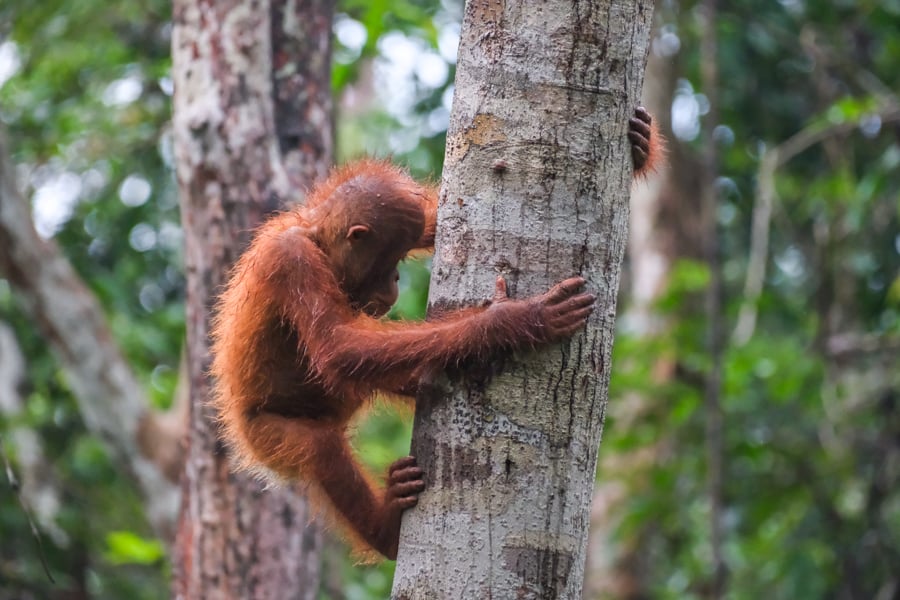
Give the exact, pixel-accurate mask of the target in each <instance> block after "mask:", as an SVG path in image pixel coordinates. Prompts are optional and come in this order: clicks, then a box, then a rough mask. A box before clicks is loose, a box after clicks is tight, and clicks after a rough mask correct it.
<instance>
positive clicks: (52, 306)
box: [0, 135, 180, 539]
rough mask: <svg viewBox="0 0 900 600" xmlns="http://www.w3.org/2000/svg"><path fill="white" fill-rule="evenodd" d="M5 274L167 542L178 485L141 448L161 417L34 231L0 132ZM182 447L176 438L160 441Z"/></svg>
mask: <svg viewBox="0 0 900 600" xmlns="http://www.w3.org/2000/svg"><path fill="white" fill-rule="evenodd" d="M0 275H2V276H3V277H5V278H6V279H7V280H8V281H9V282H10V284H11V285H12V287H13V289H14V290H15V292H16V298H17V299H18V300H19V302H20V303H21V305H22V307H23V308H24V309H25V311H26V312H27V313H28V315H29V317H30V318H31V320H32V322H33V323H34V324H35V326H36V327H37V328H38V330H39V331H40V333H41V335H42V336H43V337H44V339H45V340H47V343H48V344H49V345H50V347H51V348H52V349H53V351H54V353H55V354H56V356H57V358H58V359H59V361H60V364H61V365H62V366H63V368H64V370H65V373H66V382H67V383H68V385H69V387H70V388H71V390H72V393H73V394H74V396H75V401H76V403H77V404H78V410H79V413H80V414H81V417H82V419H83V420H84V424H85V426H86V427H87V429H88V430H89V431H90V432H91V433H93V434H95V435H96V436H98V438H99V439H100V440H101V442H102V443H103V445H104V447H105V448H106V450H107V452H109V454H110V456H111V457H112V458H113V460H114V461H115V463H116V464H117V465H118V466H119V467H120V468H122V469H123V470H124V471H125V472H126V473H127V474H128V476H129V477H130V478H131V479H133V480H134V481H135V483H136V484H137V486H138V488H139V489H140V492H141V495H142V498H143V500H144V509H145V512H146V514H147V518H148V520H149V521H150V523H151V525H152V526H153V528H154V530H155V531H156V533H157V534H158V535H160V536H161V537H162V538H163V539H169V538H170V537H171V534H172V532H173V529H174V517H175V514H176V511H177V506H178V487H177V486H176V485H175V484H173V483H172V482H171V481H169V480H167V479H166V477H165V473H164V471H163V469H162V468H161V466H160V465H159V464H157V463H155V462H154V461H153V460H151V457H150V455H149V453H148V452H147V449H145V448H142V447H141V446H140V444H139V440H138V438H139V435H138V434H139V432H140V431H141V430H142V429H143V428H145V427H147V426H148V424H150V423H152V422H153V421H154V419H156V415H155V413H153V412H152V411H151V410H150V405H149V402H148V401H147V398H146V396H145V394H144V391H143V387H142V386H141V384H140V383H139V382H138V380H137V377H136V376H135V374H134V372H133V371H132V370H131V366H130V365H129V364H128V362H127V361H126V360H125V358H124V356H122V353H121V350H120V349H119V347H118V346H117V345H116V343H115V340H114V338H113V335H112V332H111V331H110V329H109V325H108V324H107V323H106V320H105V317H104V314H103V309H102V307H101V306H100V304H99V302H98V301H97V299H96V298H95V297H94V296H93V294H91V292H90V290H88V288H87V287H86V286H85V285H84V283H83V282H82V281H81V279H80V278H79V277H78V274H77V273H75V270H74V269H73V268H72V265H71V264H70V263H69V261H68V260H67V259H66V257H65V256H64V255H63V254H62V252H60V250H59V248H58V247H57V246H56V244H55V243H54V242H53V241H52V240H43V239H41V237H40V236H39V235H38V233H37V231H35V229H34V225H33V224H32V220H31V208H30V207H29V205H28V203H27V202H26V201H25V199H24V198H23V197H22V195H21V194H20V193H19V190H18V188H17V187H16V184H15V181H14V171H13V168H12V165H11V163H10V160H9V150H8V148H7V146H6V140H5V137H4V136H3V135H0ZM156 443H158V444H171V445H177V444H179V443H180V439H179V438H173V439H162V440H156Z"/></svg>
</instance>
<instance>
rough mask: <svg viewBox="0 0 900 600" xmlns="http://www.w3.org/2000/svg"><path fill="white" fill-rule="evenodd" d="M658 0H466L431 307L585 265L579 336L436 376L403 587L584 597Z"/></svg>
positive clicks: (416, 445) (424, 400)
mask: <svg viewBox="0 0 900 600" xmlns="http://www.w3.org/2000/svg"><path fill="white" fill-rule="evenodd" d="M652 11H653V5H652V3H650V2H646V1H641V0H638V1H625V0H603V1H596V0H594V1H590V2H587V1H578V0H550V1H548V2H541V3H538V4H535V3H530V2H513V1H509V2H480V1H474V0H470V1H469V2H467V4H466V10H465V18H464V22H463V28H462V36H461V42H460V51H459V62H458V66H457V76H456V95H455V98H454V105H453V114H452V116H451V123H450V131H449V132H448V137H447V155H446V163H445V171H444V180H443V188H442V191H441V204H440V210H439V215H438V219H439V238H438V240H437V248H436V255H435V262H434V268H433V272H432V288H431V294H432V295H431V304H430V306H431V310H432V312H434V311H435V310H440V309H441V308H444V307H447V306H453V305H458V304H472V303H476V302H479V301H481V300H483V299H484V298H486V297H490V295H491V294H492V290H493V285H494V279H495V277H496V276H497V275H503V276H504V277H505V278H506V279H507V282H508V284H509V288H510V292H511V295H514V296H517V297H524V296H527V295H530V294H534V293H538V292H542V291H544V290H545V289H546V288H547V287H548V286H549V285H551V284H553V283H555V282H556V281H558V280H559V279H561V278H563V277H566V276H570V275H572V274H575V273H581V274H582V275H584V276H585V277H586V278H587V279H588V281H589V283H588V288H589V289H590V290H591V291H592V292H593V293H595V294H596V295H597V298H598V300H597V307H596V310H595V312H594V315H593V317H592V319H591V321H590V323H589V326H588V330H587V332H585V333H580V334H578V335H576V336H575V338H574V339H573V340H572V341H571V343H566V344H562V345H559V346H556V347H553V348H549V349H546V350H543V351H541V352H539V353H521V354H517V355H515V356H508V357H506V358H505V360H503V361H502V364H500V363H498V364H493V365H489V366H488V367H487V368H468V369H465V372H459V373H451V374H450V375H449V377H448V378H442V379H441V380H439V381H437V382H434V384H433V385H431V386H429V387H427V388H426V389H425V390H424V391H423V392H422V393H421V395H420V396H419V398H418V407H417V412H416V421H415V432H414V436H413V453H414V454H415V455H417V456H418V457H419V460H420V465H421V466H422V467H423V469H424V470H425V472H426V485H427V486H428V487H427V490H426V492H425V493H424V494H423V496H422V497H421V499H420V502H419V505H418V507H417V508H416V509H414V510H412V511H409V512H408V513H407V514H406V515H405V518H404V524H403V532H402V536H401V546H400V559H399V562H398V565H397V571H396V575H395V579H394V592H393V593H394V597H395V598H403V599H412V598H429V599H433V598H492V597H493V598H512V597H516V598H580V597H581V590H582V580H583V575H584V555H585V546H586V542H587V524H588V508H589V505H590V501H591V492H592V490H593V484H594V470H595V466H596V461H597V446H598V444H599V442H600V434H601V429H602V423H603V414H604V410H605V405H606V393H607V387H608V382H609V373H610V351H611V348H612V338H613V326H614V319H615V306H616V292H617V290H618V283H619V270H620V264H621V259H622V253H623V251H624V247H625V240H626V231H627V222H628V192H629V187H630V183H631V165H630V153H629V147H628V141H627V138H626V128H627V122H628V118H629V117H630V116H631V112H632V110H633V108H634V107H635V106H636V104H637V100H638V97H639V93H640V89H641V82H642V79H643V68H644V62H645V60H646V56H647V47H648V42H649V39H648V38H649V26H650V20H651V16H652Z"/></svg>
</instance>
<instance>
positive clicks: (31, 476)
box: [0, 0, 900, 600]
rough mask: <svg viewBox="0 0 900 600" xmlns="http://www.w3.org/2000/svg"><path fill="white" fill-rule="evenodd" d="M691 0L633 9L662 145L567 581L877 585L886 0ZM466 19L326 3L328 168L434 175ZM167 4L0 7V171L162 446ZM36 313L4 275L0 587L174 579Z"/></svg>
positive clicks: (355, 589)
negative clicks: (97, 317)
mask: <svg viewBox="0 0 900 600" xmlns="http://www.w3.org/2000/svg"><path fill="white" fill-rule="evenodd" d="M708 4H709V3H707V4H706V5H704V4H700V3H694V2H670V1H660V2H658V3H657V7H656V27H655V29H654V34H653V46H652V48H653V51H652V55H651V57H650V63H649V66H648V71H647V79H646V84H645V92H644V99H645V103H646V105H647V106H648V108H649V109H650V110H651V112H653V114H654V116H655V117H656V120H657V122H658V123H659V124H660V125H661V126H662V128H663V131H664V135H665V136H666V137H667V139H668V142H667V146H668V151H667V155H668V159H667V165H666V166H665V167H663V168H660V169H659V170H658V172H657V173H655V174H653V175H652V176H651V177H649V178H648V179H647V180H645V181H640V182H638V183H637V184H635V187H634V191H633V199H632V231H631V233H632V237H631V244H630V248H629V252H628V256H627V257H626V265H625V275H624V279H623V281H622V287H621V294H620V302H619V316H618V331H617V334H616V343H615V356H614V361H613V365H614V367H613V379H612V386H611V390H610V405H609V412H608V417H607V421H606V426H605V431H604V439H603V444H602V447H601V452H600V456H601V460H600V467H599V469H598V487H597V494H596V500H595V503H594V510H593V521H594V523H593V526H592V531H591V538H590V543H589V546H590V551H589V558H588V568H587V584H586V592H585V597H586V598H705V597H710V596H711V595H712V594H713V592H711V590H712V589H715V588H716V586H717V585H718V584H719V583H721V584H722V585H723V586H724V590H725V592H724V596H725V597H728V598H736V599H737V598H747V599H756V598H759V597H761V596H763V595H766V596H767V597H769V598H804V599H805V598H811V599H812V598H853V599H856V598H860V599H863V598H866V599H868V598H875V599H879V600H889V599H892V598H900V485H898V484H900V369H898V366H900V361H898V357H900V169H898V166H900V98H898V95H900V35H898V33H900V1H898V0H879V1H874V0H873V1H852V0H840V1H837V2H835V1H830V2H825V1H820V0H781V1H778V2H762V1H759V0H750V1H746V2H740V3H730V2H723V3H721V5H720V6H719V7H718V9H717V11H716V12H715V13H711V12H709V10H708V8H709V6H708ZM461 14H462V6H461V3H460V2H458V1H455V0H440V1H438V0H420V1H403V0H376V1H364V0H341V1H339V2H338V14H337V17H336V19H335V22H334V27H333V31H334V40H335V47H334V70H333V91H334V94H335V98H336V106H337V119H336V123H337V125H336V136H337V137H336V139H337V149H338V156H339V160H346V159H348V158H352V157H356V156H361V155H376V156H390V157H392V158H393V159H394V160H395V161H396V162H398V163H400V164H403V165H406V166H408V167H409V168H410V170H411V171H412V172H413V173H414V174H416V175H417V176H420V177H422V178H430V179H432V180H435V181H436V180H437V179H438V178H439V174H440V171H441V162H442V156H443V151H444V135H445V130H446V127H447V123H448V117H449V111H450V106H451V102H452V97H453V77H454V63H455V55H456V48H457V44H458V40H459V30H460V21H461ZM170 19H171V6H170V4H169V2H167V1H165V0H142V1H140V2H138V1H136V0H116V1H113V2H109V1H101V0H66V1H63V0H41V1H40V2H34V1H28V2H26V1H25V0H2V3H0V127H2V129H3V130H5V137H6V144H5V145H2V144H0V147H2V148H3V151H4V152H5V153H6V154H7V156H6V157H5V158H3V157H0V160H8V161H10V162H9V164H10V165H11V168H10V169H7V170H5V171H0V173H3V174H4V176H5V177H6V178H7V181H6V182H0V183H3V184H4V185H10V183H9V182H10V177H11V175H13V174H14V175H15V179H16V182H17V185H18V189H19V190H20V191H21V193H22V194H23V196H24V197H25V198H27V199H28V200H29V201H30V204H31V209H32V217H33V221H34V226H35V228H36V230H37V232H38V234H39V235H40V236H41V237H42V238H44V239H46V240H53V242H54V243H55V246H54V247H55V248H56V249H57V250H58V251H59V252H60V253H61V254H60V257H61V258H64V259H65V261H66V262H67V263H69V264H70V265H71V266H72V267H73V268H74V272H75V273H76V274H77V277H78V278H79V279H80V280H81V281H82V282H83V284H84V285H85V286H86V288H87V290H89V291H90V293H91V296H92V297H93V298H94V301H95V302H96V306H97V308H98V311H99V314H101V315H102V317H103V319H104V320H105V322H106V324H107V325H108V327H109V330H110V332H111V339H109V340H105V339H100V340H95V342H96V343H97V344H98V345H100V344H107V343H109V344H112V345H113V346H114V347H116V348H117V350H116V352H118V353H120V355H121V358H122V360H123V364H124V365H127V367H128V368H129V369H130V370H131V372H132V373H133V377H134V378H135V381H136V382H137V386H138V387H139V388H140V389H139V390H138V392H139V393H140V394H142V395H143V396H144V397H145V399H146V402H149V403H151V404H152V405H153V406H154V407H156V408H158V409H160V410H161V411H168V412H166V413H163V414H165V415H166V416H167V417H169V419H168V420H161V421H160V423H159V426H160V427H170V428H172V429H173V430H174V431H176V432H177V431H179V423H181V420H180V416H181V415H182V414H183V413H182V412H181V411H180V409H179V397H180V396H184V391H183V388H182V387H181V386H180V384H179V373H180V372H181V370H182V366H181V362H182V350H183V346H184V335H185V322H184V273H183V266H182V263H183V260H182V249H181V245H182V229H181V226H180V224H179V208H178V198H177V193H176V185H175V181H174V174H173V162H172V161H173V153H172V133H171V111H172V102H171V95H172V91H173V90H172V88H173V84H172V78H171V58H170V43H171V39H170V36H171V30H172V25H171V22H170ZM704 181H708V182H712V187H711V189H713V190H714V192H715V193H714V194H713V196H712V198H711V201H709V202H706V201H705V200H704V198H705V196H704V193H705V192H704V189H706V188H705V186H704V185H703V182H704ZM4 202H5V200H4ZM7 208H8V207H7V206H3V205H0V210H5V209H7ZM4 239H5V238H3V237H2V236H0V267H2V266H3V265H4V264H5V262H6V261H5V260H3V258H2V256H3V254H4V253H10V252H13V251H14V250H15V249H14V248H11V247H3V246H2V243H3V242H2V241H3V240H4ZM428 267H429V262H428V261H427V260H423V261H411V262H408V263H406V264H405V265H404V271H403V274H402V278H401V284H402V288H403V294H402V297H401V299H400V301H399V303H398V304H397V306H396V307H395V309H394V312H393V316H395V317H402V318H421V317H422V316H423V314H424V307H425V300H426V297H427V286H428ZM7 275H9V273H7ZM62 300H63V301H65V300H66V299H65V298H62ZM28 301H29V299H28V298H22V297H19V295H18V294H14V293H13V291H12V289H11V286H10V283H9V282H8V280H7V279H5V278H4V273H3V272H2V270H0V436H2V439H0V448H2V460H3V461H4V463H5V464H4V465H3V467H4V469H3V470H4V474H3V475H0V599H3V600H5V599H7V598H8V599H18V598H124V597H128V598H132V599H135V600H137V599H143V598H148V599H152V598H163V597H167V596H168V594H169V576H170V566H169V564H168V562H167V560H168V559H167V556H166V550H165V544H164V543H162V542H161V541H160V540H159V539H157V538H156V537H154V534H153V530H152V529H151V526H150V525H149V523H148V517H147V512H148V511H147V507H145V506H143V505H142V500H141V496H140V495H139V494H138V493H137V492H136V491H135V489H134V486H133V484H132V480H131V479H129V478H128V476H127V474H125V473H123V472H121V470H120V469H119V468H118V467H117V466H116V463H115V462H114V461H113V460H112V459H111V457H110V456H108V454H107V452H106V450H105V446H104V445H103V443H102V440H101V439H99V438H98V436H97V435H96V433H94V432H93V431H94V430H93V429H92V428H91V426H90V419H89V418H87V417H86V416H85V411H84V406H85V402H84V400H83V399H82V400H81V401H79V400H77V399H76V397H75V396H76V394H75V392H74V391H73V385H72V383H71V381H72V379H71V376H70V375H69V373H68V372H67V371H66V368H64V364H63V363H64V362H65V361H63V360H61V359H60V355H59V353H58V351H57V353H54V352H52V351H51V343H50V342H51V341H50V340H47V339H45V338H43V337H41V336H40V335H39V334H38V332H37V328H36V325H35V323H34V322H32V321H31V320H30V318H29V317H28V316H26V314H27V311H26V310H25V307H26V305H27V302H28ZM710 332H712V333H710ZM54 347H58V346H54ZM82 352H87V353H90V352H91V349H90V347H82ZM70 363H71V361H70ZM70 363H69V364H70ZM67 368H71V364H70V366H69V367H67ZM711 382H713V383H712V384H711ZM716 382H718V383H716ZM181 402H182V404H183V399H182V401H181ZM409 436H410V425H409V422H408V418H407V417H404V416H403V415H397V414H394V413H392V412H389V411H383V410H379V411H376V412H375V413H374V414H373V415H372V416H371V417H370V418H369V419H367V420H366V421H365V422H363V423H362V424H361V425H360V428H359V436H358V439H357V443H356V447H357V449H358V450H359V452H360V454H361V455H362V457H363V458H364V460H365V461H366V462H367V463H368V464H369V465H370V466H371V467H372V468H373V469H376V470H378V471H380V470H382V469H383V468H385V467H386V465H387V464H388V463H389V462H390V461H391V460H393V458H395V457H396V456H398V455H403V454H406V453H407V452H408V448H409ZM161 439H170V440H172V439H174V440H176V441H175V442H171V443H170V444H169V446H171V445H172V444H177V439H179V438H178V436H172V437H170V438H161ZM162 446H163V447H162V448H161V451H166V450H167V448H166V447H165V446H166V445H165V444H162ZM16 490H18V491H16ZM22 504H24V505H25V506H26V507H27V511H26V510H23V507H22ZM29 514H30V515H31V521H33V523H34V524H35V525H36V527H37V528H38V529H39V530H40V531H41V540H42V549H39V548H38V542H37V538H36V537H35V536H33V535H32V533H31V527H32V526H31V524H30V522H29V517H28V515H29ZM328 553H329V557H330V559H329V558H327V559H326V562H325V567H324V568H326V569H328V573H327V574H326V575H325V577H324V579H325V581H326V585H325V586H324V588H325V589H323V591H322V594H321V596H322V598H347V599H350V600H357V599H359V600H361V599H365V598H384V597H387V595H388V593H389V589H390V581H391V575H392V569H393V563H385V564H383V565H379V566H375V567H359V566H355V565H353V564H352V562H351V561H350V559H349V558H346V555H347V552H346V550H345V549H344V548H343V547H342V546H340V545H339V544H338V543H336V542H335V543H333V544H330V546H329V550H328ZM42 557H43V558H42ZM42 560H45V561H46V568H48V569H49V570H50V572H51V573H52V574H53V576H54V578H55V580H56V583H51V582H50V581H49V579H48V578H47V576H46V575H45V566H44V565H43V564H42Z"/></svg>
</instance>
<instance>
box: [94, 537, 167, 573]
mask: <svg viewBox="0 0 900 600" xmlns="http://www.w3.org/2000/svg"><path fill="white" fill-rule="evenodd" d="M106 545H107V547H108V549H107V552H106V560H108V561H109V562H110V564H113V565H126V564H138V565H152V564H154V563H158V562H160V561H162V559H163V557H164V555H165V551H164V549H163V546H162V544H161V543H160V542H159V541H158V540H147V539H144V538H142V537H140V536H139V535H135V534H134V533H133V532H131V531H111V532H110V533H109V534H107V536H106Z"/></svg>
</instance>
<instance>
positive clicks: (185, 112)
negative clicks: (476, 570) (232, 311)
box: [173, 0, 333, 599]
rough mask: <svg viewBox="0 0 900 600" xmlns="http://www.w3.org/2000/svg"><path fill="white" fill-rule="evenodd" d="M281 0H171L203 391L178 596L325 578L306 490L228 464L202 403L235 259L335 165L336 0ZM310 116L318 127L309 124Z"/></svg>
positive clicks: (193, 339) (294, 585)
mask: <svg viewBox="0 0 900 600" xmlns="http://www.w3.org/2000/svg"><path fill="white" fill-rule="evenodd" d="M273 2H275V3H276V5H275V6H271V7H270V5H269V2H266V1H260V0H223V1H220V2H202V1H199V0H176V2H175V4H174V11H173V20H174V31H173V65H174V66H173V71H174V78H175V86H176V88H175V115H174V129H175V149H176V156H177V164H178V183H179V188H180V191H181V196H182V207H183V210H182V218H183V223H184V228H185V263H186V265H185V266H186V270H187V285H188V314H187V329H188V355H189V370H190V379H191V389H192V397H193V403H192V409H191V418H190V421H191V423H190V432H189V447H188V459H187V465H186V472H185V477H184V479H183V503H182V514H181V523H180V527H179V532H178V543H177V548H176V553H175V560H174V566H175V579H176V582H175V589H176V593H177V595H178V596H179V597H182V598H254V599H255V598H278V599H282V598H304V599H305V598H309V599H312V598H316V596H317V592H318V587H319V573H318V569H319V563H320V556H319V555H320V552H321V546H322V535H321V531H320V530H319V529H318V528H317V527H314V526H310V525H309V521H310V513H309V508H308V505H307V502H306V499H305V498H304V496H303V495H302V494H299V493H297V491H296V490H292V489H286V488H277V487H271V486H270V487H268V488H266V487H264V486H263V484H261V483H260V482H259V481H256V480H255V479H253V478H251V477H250V476H248V475H243V474H242V475H233V474H231V473H230V471H229V467H230V465H229V461H228V459H227V457H226V452H225V450H224V448H223V446H222V444H221V443H220V442H219V441H217V439H216V430H215V427H214V424H213V415H211V414H210V410H209V408H208V407H207V405H206V404H205V402H206V399H207V396H208V392H209V382H208V380H207V376H206V373H207V371H208V367H209V351H208V332H209V317H210V309H211V307H212V305H213V302H214V299H215V295H216V293H217V291H218V289H219V287H220V286H221V285H222V284H223V283H224V278H225V276H226V274H227V272H228V268H229V266H230V265H231V264H232V263H233V262H234V260H235V259H236V258H237V256H238V254H239V253H240V251H241V250H243V248H244V247H245V245H246V243H247V242H248V238H249V233H250V231H251V230H252V228H253V227H254V226H255V225H256V224H258V223H259V222H260V220H261V219H262V218H263V217H264V216H265V215H266V214H267V213H268V212H270V211H272V210H274V209H277V208H279V206H280V204H279V198H285V197H287V196H288V195H290V194H291V193H292V189H294V186H296V185H298V184H299V185H304V184H305V185H307V186H308V185H309V184H311V183H312V182H311V181H310V178H311V177H312V175H313V174H318V173H323V172H324V171H325V170H326V169H327V166H328V165H329V164H330V162H331V154H332V135H331V124H330V122H331V98H330V96H329V90H330V87H329V82H330V78H329V66H330V41H329V40H330V34H331V15H332V10H333V8H332V3H331V2H330V1H329V0H308V1H298V2H285V3H280V2H281V0H273ZM273 57H274V60H273ZM301 94H302V98H301ZM276 98H277V108H276ZM310 115H316V116H317V119H318V120H317V121H316V122H317V124H318V126H317V127H316V128H314V129H304V128H303V127H302V125H301V123H303V122H304V121H305V120H308V119H309V116H310ZM297 153H299V154H300V155H302V156H298V155H297ZM285 154H287V156H285ZM286 164H287V165H294V167H293V168H291V167H285V165H286ZM298 165H299V166H298ZM304 165H305V166H304ZM289 173H290V174H289ZM302 178H306V181H300V179H302Z"/></svg>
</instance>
